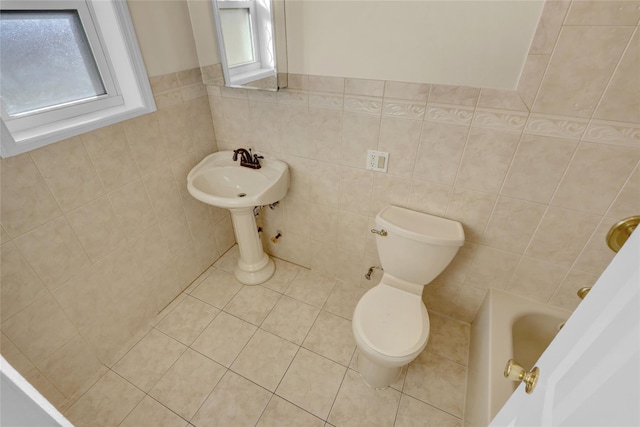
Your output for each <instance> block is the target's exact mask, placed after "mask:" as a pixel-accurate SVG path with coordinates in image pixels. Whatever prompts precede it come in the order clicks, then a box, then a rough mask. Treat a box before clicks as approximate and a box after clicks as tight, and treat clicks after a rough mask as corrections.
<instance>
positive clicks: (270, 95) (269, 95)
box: [248, 90, 278, 104]
mask: <svg viewBox="0 0 640 427" xmlns="http://www.w3.org/2000/svg"><path fill="white" fill-rule="evenodd" d="M248 92H249V101H257V102H269V103H271V104H277V103H278V92H272V91H266V90H249V91H248Z"/></svg>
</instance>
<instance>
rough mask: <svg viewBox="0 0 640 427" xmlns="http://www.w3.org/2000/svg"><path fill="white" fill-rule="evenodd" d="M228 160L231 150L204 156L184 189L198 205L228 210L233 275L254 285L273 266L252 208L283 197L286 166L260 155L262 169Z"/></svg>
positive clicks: (285, 191)
mask: <svg viewBox="0 0 640 427" xmlns="http://www.w3.org/2000/svg"><path fill="white" fill-rule="evenodd" d="M232 158H233V151H219V152H217V153H213V154H211V155H209V156H207V157H205V158H204V159H203V160H202V161H201V162H200V163H198V164H197V165H196V166H195V167H194V168H193V169H191V172H189V175H188V176H187V189H188V190H189V193H190V194H191V195H192V196H193V197H195V198H196V199H198V200H200V201H201V202H204V203H207V204H210V205H212V206H217V207H219V208H226V209H229V210H230V211H231V220H232V222H233V230H234V232H235V235H236V241H237V242H238V249H239V250H240V258H239V259H238V264H237V265H236V267H235V276H236V278H237V279H238V281H239V282H240V283H244V284H245V285H257V284H260V283H263V282H266V281H267V280H268V279H269V278H270V277H271V276H272V275H273V272H274V271H275V265H274V263H273V260H271V259H270V258H269V257H268V256H267V254H266V253H265V252H264V249H263V248H262V242H261V240H260V236H259V235H258V229H257V226H256V220H255V217H254V215H253V208H254V207H255V206H264V205H269V204H272V203H275V202H277V201H279V200H281V199H282V198H283V197H284V196H285V195H286V194H287V190H288V189H289V167H288V166H287V164H286V163H285V162H282V161H280V160H277V159H274V158H272V157H268V156H264V159H261V160H260V164H261V166H262V167H261V168H260V169H251V168H247V167H243V166H240V161H237V162H236V161H233V159H232Z"/></svg>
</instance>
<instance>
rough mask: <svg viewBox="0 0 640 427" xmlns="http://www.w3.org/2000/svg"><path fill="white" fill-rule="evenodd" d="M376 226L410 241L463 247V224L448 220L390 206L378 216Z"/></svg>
mask: <svg viewBox="0 0 640 427" xmlns="http://www.w3.org/2000/svg"><path fill="white" fill-rule="evenodd" d="M376 224H378V225H379V226H380V227H382V228H383V229H385V230H386V231H387V232H392V233H396V234H399V235H401V236H403V237H406V238H408V239H412V240H417V241H419V242H425V243H431V244H434V245H442V246H462V245H463V244H464V230H463V228H462V224H460V223H459V222H458V221H454V220H451V219H447V218H441V217H439V216H435V215H429V214H426V213H422V212H416V211H412V210H410V209H405V208H401V207H399V206H393V205H389V206H386V207H384V208H383V209H382V210H381V211H380V212H378V215H376Z"/></svg>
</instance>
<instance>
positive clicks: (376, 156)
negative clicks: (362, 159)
mask: <svg viewBox="0 0 640 427" xmlns="http://www.w3.org/2000/svg"><path fill="white" fill-rule="evenodd" d="M388 165H389V153H388V152H385V151H374V150H368V151H367V164H366V168H367V169H368V170H372V171H376V172H384V173H387V166H388Z"/></svg>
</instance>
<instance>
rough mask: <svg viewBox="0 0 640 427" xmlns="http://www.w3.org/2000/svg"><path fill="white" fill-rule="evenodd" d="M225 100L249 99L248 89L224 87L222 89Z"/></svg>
mask: <svg viewBox="0 0 640 427" xmlns="http://www.w3.org/2000/svg"><path fill="white" fill-rule="evenodd" d="M220 90H221V91H222V97H223V98H235V99H249V95H248V94H247V89H238V88H233V87H226V86H223V87H221V88H220Z"/></svg>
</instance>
